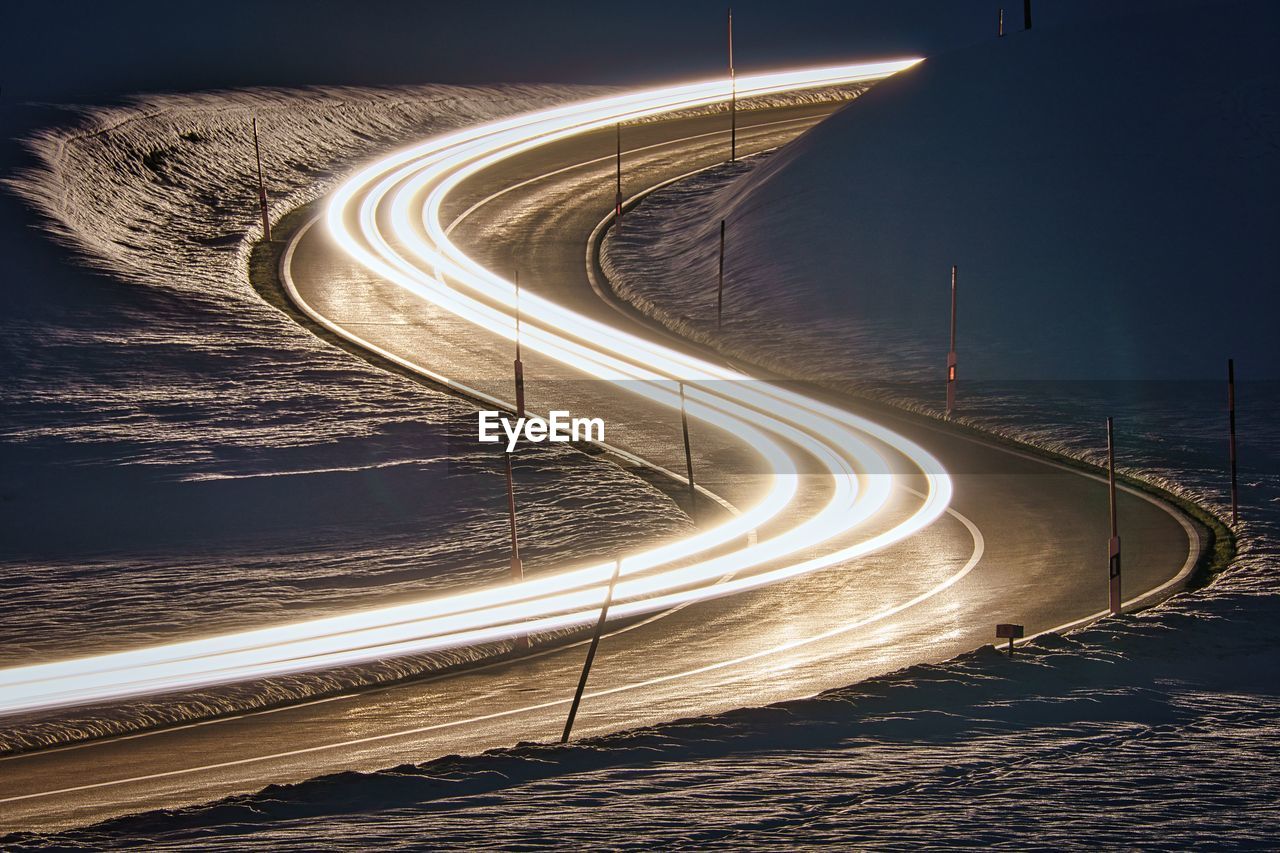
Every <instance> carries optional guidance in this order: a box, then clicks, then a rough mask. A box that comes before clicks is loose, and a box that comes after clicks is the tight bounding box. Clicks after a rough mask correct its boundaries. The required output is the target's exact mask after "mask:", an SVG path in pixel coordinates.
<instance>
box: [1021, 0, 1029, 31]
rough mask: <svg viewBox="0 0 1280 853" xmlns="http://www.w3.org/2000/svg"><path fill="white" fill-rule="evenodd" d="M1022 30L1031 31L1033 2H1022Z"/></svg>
mask: <svg viewBox="0 0 1280 853" xmlns="http://www.w3.org/2000/svg"><path fill="white" fill-rule="evenodd" d="M1022 28H1023V29H1024V30H1029V29H1031V0H1022Z"/></svg>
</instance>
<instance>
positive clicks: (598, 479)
mask: <svg viewBox="0 0 1280 853" xmlns="http://www.w3.org/2000/svg"><path fill="white" fill-rule="evenodd" d="M585 91H587V90H574V89H570V88H566V87H556V88H552V87H488V88H470V87H447V86H442V87H423V88H417V89H396V90H360V89H323V90H312V91H301V92H283V91H270V90H263V91H252V92H236V93H214V94H204V95H181V96H179V95H172V96H156V97H148V98H145V99H141V100H138V101H135V102H132V103H129V104H126V105H123V106H118V107H107V108H97V109H92V110H88V111H85V112H83V113H82V114H81V115H79V116H78V117H77V120H76V121H75V122H73V123H71V124H70V125H68V123H67V121H66V117H65V116H61V117H59V118H60V123H59V125H58V127H60V129H53V130H45V131H42V132H40V133H39V134H37V135H36V136H35V137H34V141H33V143H32V145H31V155H32V156H31V157H28V158H26V169H25V170H24V171H12V170H9V171H7V175H6V179H7V184H8V187H9V188H10V189H11V190H14V191H16V192H17V193H18V194H19V195H21V196H23V197H25V199H26V200H27V201H28V202H29V203H31V204H33V205H34V206H35V207H36V209H37V210H39V211H40V212H41V213H43V214H44V218H43V227H44V229H45V230H46V231H48V232H52V233H53V234H54V235H55V236H56V237H57V238H58V239H59V240H60V242H61V243H63V244H64V245H65V246H66V247H68V248H70V249H71V250H72V251H73V252H74V253H76V254H77V255H78V256H79V257H80V258H82V259H83V260H84V261H85V262H87V264H88V265H90V266H92V267H93V268H94V269H97V270H103V271H105V272H107V273H109V274H110V276H111V277H110V278H109V279H107V278H102V277H99V276H96V275H91V274H90V273H88V272H87V271H85V270H82V269H75V268H70V267H68V266H67V264H66V258H65V255H66V252H65V251H62V252H59V253H57V254H58V255H59V257H57V258H55V259H53V260H54V261H55V262H56V263H57V264H58V265H60V267H61V269H59V270H57V271H56V272H54V273H52V274H50V275H44V274H41V273H34V272H33V273H29V274H27V275H22V274H21V273H15V274H14V275H12V276H11V277H10V279H9V281H8V282H7V287H6V288H5V291H4V293H3V296H0V299H2V300H3V303H2V305H3V310H0V347H3V365H4V381H3V383H0V412H3V415H0V495H2V496H3V502H4V503H3V506H4V512H3V513H0V572H2V573H3V576H4V578H5V589H6V594H5V595H3V596H0V666H3V665H12V664H15V663H19V662H21V663H29V662H36V661H40V660H50V659H56V658H61V657H67V656H72V655H75V654H77V653H84V652H88V651H94V652H101V651H103V650H106V649H110V648H113V647H115V648H124V647H127V646H130V645H135V644H145V643H149V642H152V641H156V640H162V639H173V638H178V637H183V636H189V635H191V634H193V633H208V632H210V630H212V629H217V630H221V631H226V630H232V629H235V628H247V627H253V626H258V625H262V624H269V623H272V622H278V621H281V620H285V619H300V618H306V617H312V616H322V615H326V614H329V613H333V612H335V611H338V610H340V609H349V608H351V607H355V606H360V605H368V604H374V603H389V602H392V601H396V600H402V599H406V598H409V597H419V596H422V595H423V594H425V593H429V592H431V591H435V590H439V589H443V588H445V587H448V586H473V585H476V584H479V583H482V582H484V581H485V580H487V579H490V578H496V577H501V576H503V574H504V573H505V572H506V571H507V569H506V568H505V567H506V561H507V556H506V548H507V544H506V543H507V539H506V513H505V509H506V500H505V492H504V488H505V487H504V477H503V471H502V468H501V464H500V459H501V457H500V455H499V454H497V453H492V454H480V453H477V452H475V445H474V442H470V441H468V442H460V441H454V442H451V441H450V436H451V435H453V434H457V435H461V434H463V433H461V432H457V433H455V431H456V430H464V429H465V430H472V429H474V425H473V417H474V416H473V414H472V408H471V407H470V406H468V405H466V404H464V403H461V402H460V401H457V400H454V399H452V398H450V397H448V396H446V395H444V394H440V393H436V392H433V391H429V390H426V389H424V388H421V387H418V386H416V385H414V384H412V383H409V382H407V381H405V380H403V379H400V378H397V377H393V376H389V375H387V374H386V373H385V372H383V371H381V370H379V369H375V368H373V367H371V366H369V365H367V364H365V363H364V362H362V361H360V360H358V359H356V358H354V357H352V356H349V355H346V354H344V353H342V352H340V351H338V350H335V349H333V348H332V347H330V346H328V345H327V344H324V343H322V342H320V341H319V340H317V339H316V338H315V337H313V336H312V335H311V334H310V333H308V332H306V331H304V330H302V329H301V328H299V327H298V326H297V325H296V324H295V323H294V322H293V321H292V320H290V319H289V318H287V317H285V316H284V315H282V314H280V313H279V312H277V311H276V310H275V309H273V308H271V307H269V306H268V305H267V304H266V303H265V302H263V300H262V298H261V297H260V296H259V295H258V294H257V293H255V292H254V291H253V290H252V288H251V287H250V285H249V283H248V279H247V258H248V247H249V245H250V244H251V242H252V241H253V240H254V239H256V236H257V234H258V226H257V215H256V184H255V182H254V177H253V174H254V173H253V169H254V161H253V147H252V137H251V136H250V129H249V120H250V116H251V115H256V116H257V117H258V124H259V128H260V131H261V133H262V139H263V154H264V161H265V168H266V172H267V176H268V180H269V191H270V194H271V198H272V199H273V201H274V205H275V207H276V209H277V210H279V211H284V210H287V209H290V208H292V207H293V206H296V205H298V204H301V203H302V202H304V201H306V200H308V199H309V198H312V197H314V196H316V195H318V194H320V193H323V192H324V191H325V189H326V188H327V186H328V185H329V183H330V182H331V181H332V180H334V177H333V176H337V175H341V174H343V173H344V172H345V171H346V170H348V169H349V168H350V166H351V165H352V164H353V163H354V162H357V160H358V158H364V157H367V156H370V155H371V154H372V153H375V152H376V151H379V150H386V149H388V148H390V147H394V146H396V145H398V144H402V143H403V142H404V141H405V140H408V139H416V138H420V137H422V136H424V135H428V134H431V133H433V132H438V131H442V130H445V129H448V128H451V127H456V126H459V125H463V124H468V123H472V122H475V121H477V120H481V119H487V118H490V117H492V116H495V115H501V114H508V113H513V112H518V111H522V110H527V109H533V108H535V107H538V106H543V105H546V104H550V103H555V102H559V101H562V100H564V99H566V98H570V97H582V96H583V94H584V92H585ZM6 126H10V125H8V124H7V125H6ZM6 203H9V204H13V206H14V207H17V204H16V199H13V198H12V197H10V198H9V199H7V200H6ZM8 212H9V210H8V208H6V214H8ZM27 220H28V221H29V215H27ZM23 224H24V225H25V224H27V223H26V222H24V223H23ZM9 236H10V237H11V239H12V242H13V243H14V245H13V246H12V247H9V249H8V251H9V255H8V257H9V259H10V262H13V261H14V259H15V258H16V259H17V260H18V261H19V262H21V261H22V260H25V259H24V258H23V253H24V252H25V253H26V254H28V255H30V254H32V253H33V250H32V249H29V248H28V247H29V245H30V244H31V243H32V242H33V240H35V241H37V242H39V238H36V237H35V235H34V234H33V232H31V231H30V230H25V229H22V228H21V227H18V228H15V229H12V230H11V232H10V233H9ZM31 265H32V266H36V265H37V261H32V262H31ZM15 266H16V268H17V269H23V265H22V264H21V263H19V264H17V265H15ZM516 476H517V478H518V480H519V487H520V495H519V499H520V503H521V506H522V507H524V508H526V509H527V510H529V511H530V512H529V517H530V518H534V517H536V518H537V519H538V521H537V523H536V524H530V525H527V526H526V528H525V530H524V531H523V536H524V540H523V543H522V544H523V546H524V549H523V550H524V555H525V559H526V561H527V563H528V564H529V565H530V567H531V569H532V570H534V571H536V570H537V568H538V567H539V566H549V565H551V564H552V562H553V561H554V564H555V565H564V564H565V561H568V562H574V561H578V560H587V559H589V558H591V557H593V556H596V555H599V554H602V553H606V552H608V553H613V552H614V550H615V549H616V547H617V544H618V543H619V542H621V541H631V540H634V539H635V538H636V537H638V536H644V537H650V536H653V537H661V536H663V535H664V534H666V533H670V534H673V535H674V534H676V533H678V532H681V531H682V530H684V529H686V527H685V525H686V524H687V521H685V520H684V519H683V516H682V515H681V514H680V513H679V510H678V509H676V507H675V506H674V504H673V503H671V502H670V500H668V499H667V498H666V497H665V496H663V495H661V494H660V493H658V492H656V491H655V490H653V489H651V488H649V487H647V486H645V485H644V484H642V483H640V482H639V481H637V480H635V479H634V478H632V477H630V476H628V475H627V474H625V473H624V472H622V471H621V470H620V469H619V468H617V467H616V466H614V465H612V464H609V463H607V462H604V461H601V460H597V459H592V458H590V457H588V456H586V455H584V454H581V453H579V452H576V451H572V450H564V449H562V448H559V447H557V446H553V445H545V446H540V447H538V448H530V449H529V450H528V452H522V453H521V454H520V457H519V462H518V466H517V471H516ZM584 508H589V509H590V511H591V512H592V513H593V514H595V516H596V518H597V520H598V521H599V523H598V524H593V525H584V524H582V518H581V513H582V511H583V510H584ZM85 625H92V626H93V630H92V631H86V630H85V629H84V626H85ZM439 659H440V658H433V659H430V660H427V659H412V660H401V661H395V662H389V663H386V664H383V665H380V666H377V667H365V668H362V669H360V670H359V671H354V670H353V671H346V672H340V673H327V674H322V675H306V676H300V677H297V678H291V679H280V680H275V681H272V682H269V683H265V684H255V685H247V686H239V687H236V688H228V689H225V690H216V691H206V692H204V693H202V694H200V695H197V696H189V697H185V698H184V700H183V701H181V702H174V701H171V700H169V701H164V702H140V703H137V704H135V705H131V706H129V707H127V708H123V709H97V710H87V711H86V710H82V711H77V712H75V713H73V714H70V715H69V717H70V718H68V715H66V714H59V715H55V716H54V717H53V718H46V717H38V718H32V719H16V718H7V719H5V720H3V721H0V751H2V750H4V749H5V748H12V747H16V746H23V745H27V744H30V743H33V742H50V741H60V740H65V739H67V738H74V737H78V736H80V735H83V734H89V733H99V732H104V731H114V730H120V729H122V728H129V727H133V726H138V725H145V724H148V723H150V722H155V721H163V720H171V719H175V718H189V717H191V716H199V715H202V714H207V713H210V712H211V711H216V710H225V709H228V708H235V707H243V706H245V705H252V706H256V705H259V704H262V703H264V702H272V701H277V700H281V699H285V698H288V697H293V696H299V695H309V694H311V693H314V692H316V691H320V690H326V689H330V688H332V687H334V686H338V685H343V684H350V683H353V682H362V681H370V680H380V679H385V678H388V677H394V676H397V675H404V674H406V673H409V672H414V671H419V670H421V669H422V668H423V667H428V666H433V665H435V663H436V662H438V660H439ZM443 659H445V660H449V659H452V658H451V657H448V656H444V657H443Z"/></svg>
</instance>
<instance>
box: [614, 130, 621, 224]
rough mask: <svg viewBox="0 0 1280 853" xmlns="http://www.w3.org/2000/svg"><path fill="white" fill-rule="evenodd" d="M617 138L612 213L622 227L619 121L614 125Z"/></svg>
mask: <svg viewBox="0 0 1280 853" xmlns="http://www.w3.org/2000/svg"><path fill="white" fill-rule="evenodd" d="M614 129H615V131H616V136H617V140H618V159H617V163H618V168H617V170H616V173H617V192H616V194H615V195H614V202H613V215H614V218H615V219H616V220H617V226H618V228H622V125H621V123H619V124H617V125H615V126H614Z"/></svg>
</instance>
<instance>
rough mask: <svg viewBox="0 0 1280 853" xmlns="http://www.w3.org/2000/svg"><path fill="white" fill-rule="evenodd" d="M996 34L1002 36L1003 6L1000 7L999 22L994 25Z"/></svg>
mask: <svg viewBox="0 0 1280 853" xmlns="http://www.w3.org/2000/svg"><path fill="white" fill-rule="evenodd" d="M996 36H997V37H999V38H1004V8H1003V7H1001V9H1000V22H999V23H998V24H997V25H996Z"/></svg>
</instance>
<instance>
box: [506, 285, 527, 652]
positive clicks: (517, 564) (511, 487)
mask: <svg viewBox="0 0 1280 853" xmlns="http://www.w3.org/2000/svg"><path fill="white" fill-rule="evenodd" d="M516 415H517V416H520V418H524V416H525V366H524V365H522V364H521V362H520V270H516ZM506 456H507V517H508V521H509V524H511V583H513V584H518V583H520V581H522V580H524V579H525V566H524V564H522V562H521V561H520V539H518V537H517V535H516V478H515V475H513V474H512V470H511V456H512V455H511V453H507V455H506ZM516 648H521V649H524V648H529V637H527V635H525V634H521V635H520V637H517V638H516Z"/></svg>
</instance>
